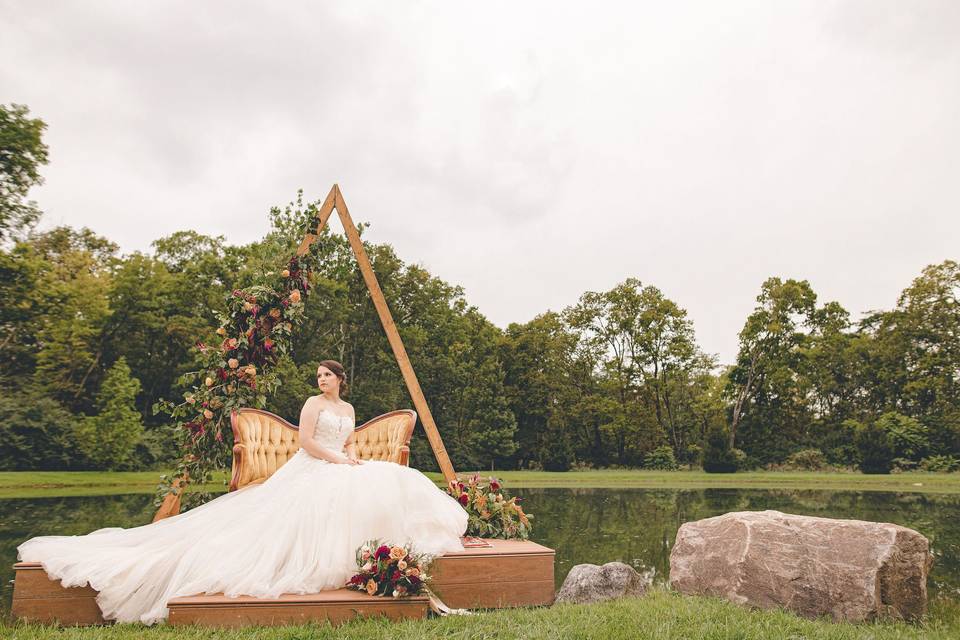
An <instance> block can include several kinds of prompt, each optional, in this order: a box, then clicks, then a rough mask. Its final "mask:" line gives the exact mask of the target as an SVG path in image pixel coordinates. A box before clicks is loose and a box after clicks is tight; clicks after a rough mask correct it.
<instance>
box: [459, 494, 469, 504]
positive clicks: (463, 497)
mask: <svg viewBox="0 0 960 640" xmlns="http://www.w3.org/2000/svg"><path fill="white" fill-rule="evenodd" d="M457 500H459V501H460V504H462V505H463V506H467V504H468V503H469V502H470V496H468V495H467V494H465V493H461V494H460V497H459V498H457Z"/></svg>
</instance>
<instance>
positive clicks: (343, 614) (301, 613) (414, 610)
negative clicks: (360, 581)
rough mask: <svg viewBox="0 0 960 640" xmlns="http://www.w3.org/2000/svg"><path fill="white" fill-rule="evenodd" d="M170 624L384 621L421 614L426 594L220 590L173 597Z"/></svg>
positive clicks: (224, 624) (423, 613) (220, 624)
mask: <svg viewBox="0 0 960 640" xmlns="http://www.w3.org/2000/svg"><path fill="white" fill-rule="evenodd" d="M167 606H168V608H169V610H170V617H169V618H168V623H169V624H171V625H175V626H176V625H186V624H196V625H203V626H216V627H243V626H250V625H281V624H302V623H304V622H308V621H325V620H326V621H329V622H330V623H331V624H335V625H336V624H341V623H343V622H346V621H348V620H351V619H353V618H356V617H375V616H383V617H386V618H387V619H389V620H404V619H419V618H425V617H426V615H427V608H428V606H429V601H428V599H427V597H426V596H412V597H409V598H384V597H379V596H368V595H367V594H365V593H361V592H358V591H352V590H349V589H337V590H334V591H321V592H320V593H314V594H304V595H297V594H285V595H282V596H280V597H279V598H277V599H272V600H268V599H260V598H251V597H246V596H241V597H238V598H228V597H226V596H224V595H222V594H213V595H206V596H190V597H185V598H174V599H172V600H170V602H168V603H167Z"/></svg>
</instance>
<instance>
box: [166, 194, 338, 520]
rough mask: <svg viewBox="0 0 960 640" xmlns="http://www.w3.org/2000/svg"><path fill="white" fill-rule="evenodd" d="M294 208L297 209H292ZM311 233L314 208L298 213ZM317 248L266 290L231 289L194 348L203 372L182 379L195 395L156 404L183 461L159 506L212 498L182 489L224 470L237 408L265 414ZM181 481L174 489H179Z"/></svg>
mask: <svg viewBox="0 0 960 640" xmlns="http://www.w3.org/2000/svg"><path fill="white" fill-rule="evenodd" d="M297 206H298V207H300V206H302V204H301V202H300V201H298V202H297ZM303 213H304V214H306V215H307V216H312V217H311V218H310V224H311V225H314V227H313V228H315V225H316V223H317V222H318V220H317V219H316V205H315V204H310V205H307V206H306V209H305V211H304V212H303ZM320 246H321V245H320V243H319V242H316V243H314V244H313V245H311V247H310V250H309V252H307V253H305V254H304V255H302V256H294V257H292V258H290V260H289V261H288V262H287V263H286V265H284V268H283V270H282V271H280V272H279V273H272V274H270V273H268V274H265V279H264V281H265V282H266V284H262V285H257V286H252V287H247V288H244V289H235V290H233V292H232V293H231V294H229V295H228V296H227V300H226V303H227V304H226V312H225V313H218V314H217V316H218V320H219V321H220V326H219V327H218V328H217V330H216V335H215V337H214V338H212V339H210V340H207V341H206V342H203V341H198V342H197V343H196V349H197V352H198V360H199V361H200V368H199V369H198V370H196V371H191V372H189V373H186V374H184V375H183V376H181V377H180V379H179V383H180V384H181V385H184V386H187V385H192V389H191V390H190V391H188V392H187V393H185V394H184V399H183V402H181V403H178V404H175V403H172V402H167V401H163V400H162V401H160V402H158V403H156V404H155V405H154V407H153V409H154V413H159V412H161V411H163V412H165V413H167V414H169V415H170V416H171V417H173V419H174V420H175V421H176V423H177V425H176V426H177V433H178V435H179V441H180V446H181V450H182V452H183V455H182V457H181V459H180V461H179V463H178V465H177V469H176V472H175V473H174V474H172V475H169V476H163V478H162V480H163V482H162V483H161V484H160V486H159V487H158V492H157V503H158V504H159V502H161V501H162V500H163V498H164V497H165V496H166V495H167V494H169V493H180V494H181V495H182V503H183V506H184V507H189V506H193V505H196V504H200V503H203V502H205V501H206V500H207V499H209V498H210V497H211V494H209V493H207V492H203V491H193V492H190V493H183V489H184V488H185V486H184V485H185V484H186V482H192V483H194V484H204V483H207V482H211V481H212V479H213V472H214V471H216V470H218V469H223V468H226V467H228V466H229V464H230V456H231V450H232V446H233V442H232V441H233V431H232V429H231V427H230V413H231V412H232V411H233V410H234V409H239V408H242V407H256V408H263V407H265V406H266V403H267V397H268V396H269V395H270V394H271V393H272V392H273V391H275V390H276V389H277V387H279V386H280V383H281V381H280V378H279V376H278V374H277V373H276V372H275V370H274V367H275V365H276V364H277V361H278V360H279V358H280V357H281V356H282V355H284V354H286V353H288V352H289V350H290V342H291V336H292V333H293V330H294V328H295V327H296V326H297V325H299V324H300V323H301V322H302V320H303V318H304V305H303V300H304V298H305V297H306V296H307V295H308V294H309V291H310V288H311V284H310V280H311V275H312V272H313V270H314V269H315V268H316V266H317V263H318V259H319V258H318V250H319V248H320ZM178 479H179V482H176V481H177V480H178Z"/></svg>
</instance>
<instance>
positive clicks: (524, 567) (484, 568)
mask: <svg viewBox="0 0 960 640" xmlns="http://www.w3.org/2000/svg"><path fill="white" fill-rule="evenodd" d="M430 575H431V576H432V577H433V581H434V583H436V584H459V583H476V582H478V581H493V580H507V581H513V582H517V581H524V580H526V581H531V580H553V555H549V556H522V555H504V556H474V557H469V556H468V557H465V558H444V557H440V558H437V559H436V560H435V561H434V562H433V566H432V567H431V569H430Z"/></svg>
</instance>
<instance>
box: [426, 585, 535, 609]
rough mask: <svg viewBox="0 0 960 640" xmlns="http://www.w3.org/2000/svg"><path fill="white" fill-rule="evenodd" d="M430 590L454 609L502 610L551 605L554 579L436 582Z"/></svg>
mask: <svg viewBox="0 0 960 640" xmlns="http://www.w3.org/2000/svg"><path fill="white" fill-rule="evenodd" d="M431 590H432V591H433V592H434V593H436V594H437V597H439V598H440V599H441V600H442V601H443V603H444V604H445V605H447V606H448V607H452V608H454V609H505V608H510V607H540V606H546V605H550V604H553V598H554V584H553V579H552V578H551V579H550V580H539V581H535V582H528V581H524V582H489V583H473V584H443V585H440V584H435V585H433V586H432V587H431Z"/></svg>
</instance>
